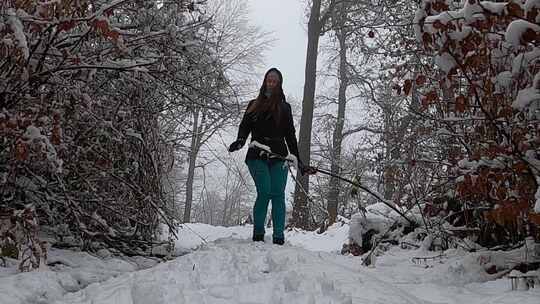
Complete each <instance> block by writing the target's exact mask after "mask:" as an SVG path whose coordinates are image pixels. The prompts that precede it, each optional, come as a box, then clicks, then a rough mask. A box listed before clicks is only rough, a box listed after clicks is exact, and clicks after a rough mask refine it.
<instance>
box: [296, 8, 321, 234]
mask: <svg viewBox="0 0 540 304" xmlns="http://www.w3.org/2000/svg"><path fill="white" fill-rule="evenodd" d="M320 10H321V0H313V4H312V6H311V12H310V16H309V21H308V45H307V54H306V69H305V82H304V96H303V100H302V117H301V119H300V134H299V136H298V152H299V154H300V159H301V160H302V161H303V162H305V164H306V165H309V163H310V154H311V153H310V152H311V151H310V150H311V127H312V122H313V108H314V101H315V86H316V81H317V56H318V49H319V37H320V33H321V21H320V20H319V16H320V13H321V12H320ZM297 180H298V183H299V185H298V184H297V185H296V187H295V190H294V204H293V214H292V216H293V219H292V223H291V224H292V225H293V226H295V227H299V228H302V229H309V228H310V222H309V205H308V198H307V196H306V193H308V191H309V177H308V176H307V175H306V176H302V175H301V174H298V175H297ZM304 191H305V193H304Z"/></svg>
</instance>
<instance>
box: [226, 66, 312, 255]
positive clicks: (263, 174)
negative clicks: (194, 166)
mask: <svg viewBox="0 0 540 304" xmlns="http://www.w3.org/2000/svg"><path fill="white" fill-rule="evenodd" d="M282 84H283V76H282V75H281V72H280V71H279V70H278V69H276V68H271V69H270V70H268V71H267V72H266V74H265V75H264V81H263V84H262V86H261V89H260V90H259V96H257V98H256V99H254V100H251V101H250V102H249V104H248V107H247V110H246V112H245V114H244V117H243V118H242V122H241V123H240V127H239V130H238V137H237V139H236V141H235V142H233V143H232V144H231V145H230V146H229V152H233V151H237V150H239V149H241V148H242V147H243V146H244V144H245V143H246V139H247V137H248V135H249V134H250V133H251V141H257V142H259V143H261V144H263V145H266V146H268V147H270V149H271V151H272V153H273V154H276V155H279V156H281V157H286V156H287V154H288V153H287V147H288V150H289V152H290V153H291V154H292V155H294V156H296V159H297V160H298V169H299V170H300V173H301V174H302V175H304V174H306V173H307V174H313V173H315V171H316V170H315V169H314V168H313V167H309V166H304V165H303V163H302V162H301V161H300V158H299V157H298V144H297V142H296V134H295V133H296V131H295V129H294V122H293V118H292V112H291V105H290V104H288V103H287V102H286V101H285V95H284V94H283V88H282ZM285 142H286V143H287V145H285ZM260 152H261V150H259V149H257V148H256V147H250V148H249V149H248V152H247V155H246V164H247V166H248V168H249V173H250V174H251V177H253V180H254V181H255V187H256V188H257V199H256V201H255V206H254V207H253V221H254V227H253V241H256V242H257V241H263V242H264V233H265V231H264V223H265V220H266V212H267V209H268V203H269V201H270V200H272V222H273V227H274V229H273V235H272V240H273V243H274V244H278V245H283V243H284V242H285V236H284V234H283V230H284V228H285V185H286V184H287V166H285V165H284V163H283V162H284V160H283V159H282V158H275V157H274V158H272V156H268V154H264V153H260Z"/></svg>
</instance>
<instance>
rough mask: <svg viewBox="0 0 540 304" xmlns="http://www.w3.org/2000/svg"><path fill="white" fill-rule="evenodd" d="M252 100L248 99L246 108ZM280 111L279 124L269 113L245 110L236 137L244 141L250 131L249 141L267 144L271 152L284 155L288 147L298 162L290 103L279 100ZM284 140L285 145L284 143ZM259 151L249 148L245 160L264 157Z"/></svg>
mask: <svg viewBox="0 0 540 304" xmlns="http://www.w3.org/2000/svg"><path fill="white" fill-rule="evenodd" d="M253 102H255V100H252V101H250V102H249V104H248V106H247V108H246V109H249V107H250V106H251V104H252V103H253ZM280 113H281V115H280V120H279V125H277V123H276V122H275V119H274V118H273V117H272V115H271V114H270V113H255V112H252V113H248V112H247V111H246V112H245V113H244V117H243V118H242V122H241V123H240V127H239V129H238V137H237V138H238V139H242V140H244V141H245V140H246V139H247V137H248V135H249V134H250V133H251V141H254V140H256V141H257V142H259V143H261V144H263V145H267V146H269V147H270V149H271V150H272V152H273V153H276V154H279V155H281V156H284V157H285V156H287V154H288V153H287V147H288V148H289V152H290V153H291V154H292V155H294V156H296V158H297V159H298V162H300V158H299V157H298V143H297V141H296V130H295V128H294V121H293V116H292V111H291V105H290V104H289V103H288V102H286V101H283V102H281V103H280ZM285 142H286V143H287V145H285ZM259 152H260V151H257V150H256V149H254V148H249V149H248V152H247V155H246V160H247V159H263V158H264V157H262V156H260V155H259Z"/></svg>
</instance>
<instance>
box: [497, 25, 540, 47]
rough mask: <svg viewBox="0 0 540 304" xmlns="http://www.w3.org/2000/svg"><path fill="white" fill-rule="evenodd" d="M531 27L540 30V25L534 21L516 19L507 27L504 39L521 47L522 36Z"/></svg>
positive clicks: (536, 30)
mask: <svg viewBox="0 0 540 304" xmlns="http://www.w3.org/2000/svg"><path fill="white" fill-rule="evenodd" d="M529 29H530V30H533V31H535V32H540V26H538V25H536V24H534V23H530V22H529V21H526V20H523V19H518V20H514V21H512V22H511V23H510V24H509V25H508V27H507V28H506V33H505V34H504V39H505V40H506V41H507V42H509V43H510V44H512V45H513V46H514V47H519V46H520V45H521V36H523V34H524V33H525V32H526V31H527V30H529Z"/></svg>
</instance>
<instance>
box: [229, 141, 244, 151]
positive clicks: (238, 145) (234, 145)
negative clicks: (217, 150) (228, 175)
mask: <svg viewBox="0 0 540 304" xmlns="http://www.w3.org/2000/svg"><path fill="white" fill-rule="evenodd" d="M245 143H246V141H245V140H243V139H241V138H239V139H237V140H236V141H234V142H233V143H232V144H231V145H230V146H229V152H234V151H238V150H240V149H242V147H243V146H244V144H245Z"/></svg>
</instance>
